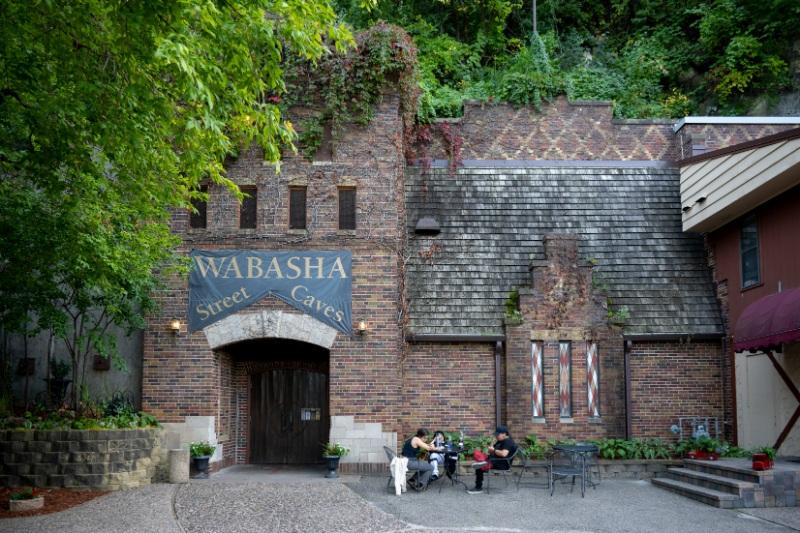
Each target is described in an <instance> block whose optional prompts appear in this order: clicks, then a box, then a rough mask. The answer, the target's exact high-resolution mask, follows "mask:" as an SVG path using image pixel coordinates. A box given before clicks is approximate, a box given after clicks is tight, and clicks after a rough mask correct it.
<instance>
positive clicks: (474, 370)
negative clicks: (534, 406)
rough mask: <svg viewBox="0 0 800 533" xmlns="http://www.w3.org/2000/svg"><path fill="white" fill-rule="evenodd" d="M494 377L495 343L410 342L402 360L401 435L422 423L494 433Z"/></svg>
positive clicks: (438, 426)
mask: <svg viewBox="0 0 800 533" xmlns="http://www.w3.org/2000/svg"><path fill="white" fill-rule="evenodd" d="M494 379H495V369H494V344H491V343H427V342H426V343H415V344H411V345H410V346H409V350H408V354H407V355H406V357H405V361H404V364H403V393H402V394H403V403H402V406H401V407H400V411H399V412H398V414H399V415H401V417H402V420H403V426H402V432H401V433H400V438H401V440H402V439H405V438H407V437H408V436H409V435H413V432H414V431H415V430H416V429H417V428H419V427H424V428H427V429H428V430H429V431H435V430H437V429H442V430H444V431H458V430H463V431H464V432H465V433H466V434H468V435H477V434H481V435H483V434H488V433H491V431H492V430H493V429H494V425H495V392H494Z"/></svg>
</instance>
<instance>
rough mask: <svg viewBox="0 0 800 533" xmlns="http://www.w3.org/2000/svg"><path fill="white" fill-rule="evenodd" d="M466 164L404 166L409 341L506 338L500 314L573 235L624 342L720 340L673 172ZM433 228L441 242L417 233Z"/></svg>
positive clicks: (630, 165)
mask: <svg viewBox="0 0 800 533" xmlns="http://www.w3.org/2000/svg"><path fill="white" fill-rule="evenodd" d="M615 163H617V162H614V163H612V164H608V163H605V164H603V163H599V162H598V163H594V162H593V163H588V162H585V163H584V162H563V163H546V162H530V163H527V164H526V163H525V162H513V161H507V162H489V161H476V162H471V163H470V162H468V163H466V164H465V166H464V167H462V168H460V169H458V171H457V172H456V173H454V174H451V173H450V172H449V171H448V170H447V169H444V168H432V169H429V170H428V171H427V172H424V173H423V172H421V171H420V169H419V168H418V167H409V168H408V170H407V176H406V202H407V209H408V211H407V213H408V231H409V247H410V259H409V262H408V265H407V269H406V276H407V281H406V288H407V295H408V297H409V304H410V323H409V330H410V331H409V333H411V334H412V335H415V336H419V335H458V336H462V335H486V336H497V335H503V333H504V331H503V304H504V302H505V300H506V298H507V297H508V293H509V291H510V290H511V289H513V288H514V287H520V286H528V285H529V284H530V274H529V271H528V267H529V265H530V262H531V260H536V259H544V250H543V237H544V235H546V234H548V233H576V234H578V235H579V236H580V237H581V239H580V244H579V254H580V257H581V258H584V259H587V260H592V261H593V262H596V265H597V266H596V267H595V269H596V272H597V273H598V275H599V276H600V277H601V279H602V280H603V283H604V284H605V285H606V286H607V288H608V293H609V296H610V298H611V299H612V301H613V304H614V305H615V306H626V307H627V308H628V310H629V312H630V318H629V319H628V320H627V321H626V324H625V328H624V330H625V333H626V334H628V335H651V334H652V335H659V334H661V335H665V334H669V335H671V334H677V335H701V334H719V333H720V332H721V331H722V326H721V322H720V314H719V306H718V305H717V302H716V299H715V297H714V290H713V287H712V283H711V276H710V273H709V271H708V267H707V265H706V259H705V254H704V250H703V241H702V238H701V237H700V236H698V235H693V234H685V233H683V231H682V230H681V206H680V194H679V177H680V176H679V171H678V169H677V168H670V167H667V166H665V165H664V164H662V163H658V162H654V163H646V162H645V163H638V164H637V163H635V162H619V164H615ZM426 215H432V216H434V217H436V219H437V220H438V222H439V224H440V225H441V233H440V234H439V235H437V236H428V237H425V236H420V235H415V234H414V225H415V224H416V222H417V221H418V220H419V219H420V218H421V217H423V216H426Z"/></svg>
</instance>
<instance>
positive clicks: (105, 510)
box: [0, 472, 800, 533]
mask: <svg viewBox="0 0 800 533" xmlns="http://www.w3.org/2000/svg"><path fill="white" fill-rule="evenodd" d="M246 474H247V475H245V476H241V479H239V478H237V476H230V477H229V478H226V479H220V478H222V477H223V476H220V478H218V479H216V480H214V481H213V482H209V481H192V482H191V483H189V484H187V485H150V486H147V487H142V488H140V489H136V490H130V491H125V492H115V493H112V494H109V495H108V496H102V497H100V498H98V499H96V500H92V501H90V502H88V503H85V504H83V505H80V506H78V507H74V508H72V509H69V510H67V511H63V512H60V513H54V514H50V515H43V516H34V517H27V518H14V519H6V520H0V532H6V531H8V532H23V531H31V532H34V531H35V532H37V533H39V532H41V533H48V532H57V533H73V532H75V533H77V532H80V533H105V532H108V533H118V532H147V533H153V532H158V533H195V532H198V533H199V532H203V533H206V532H207V533H212V532H225V533H237V532H244V531H246V532H257V531H268V532H280V533H294V532H314V533H317V532H319V533H322V532H358V533H362V532H379V533H399V532H409V533H411V532H426V533H447V532H459V533H470V532H474V533H478V532H548V533H612V532H613V533H626V532H631V533H632V532H636V533H649V532H657V533H670V532H676V533H678V532H680V533H686V532H687V531H691V532H692V533H713V532H725V533H761V532H765V533H778V532H783V533H785V532H789V531H798V530H797V529H791V528H792V527H800V508H793V509H759V510H751V511H748V513H750V514H745V513H743V512H739V511H727V510H721V509H716V508H714V507H710V506H707V505H704V504H701V503H697V502H694V501H692V500H689V499H686V498H683V497H681V496H678V495H675V494H672V493H670V492H666V491H663V490H661V489H658V488H656V487H653V486H652V485H650V483H649V482H637V481H604V482H603V483H602V484H601V485H600V486H599V487H598V488H597V489H596V490H594V491H592V490H590V491H589V492H587V495H586V498H585V499H583V500H582V499H581V497H580V494H579V493H574V494H570V493H569V489H568V487H558V488H557V491H556V495H555V496H554V497H552V498H551V497H550V496H549V494H548V493H547V492H546V491H544V490H541V489H533V488H524V487H523V488H522V489H521V490H520V491H519V492H517V491H516V490H515V489H514V487H513V486H512V487H510V488H508V489H505V490H504V491H503V492H500V491H493V492H492V494H480V495H469V494H466V493H465V492H464V490H463V489H459V488H454V487H445V488H444V490H442V492H441V493H439V492H438V487H437V486H434V487H433V488H432V490H429V491H427V492H424V493H421V494H419V493H414V492H411V493H407V494H404V495H403V496H401V497H397V496H395V495H394V494H393V493H391V492H389V491H388V490H387V489H386V478H384V477H363V478H360V479H359V478H351V479H347V483H346V484H344V483H340V482H337V481H330V480H325V482H320V481H319V480H316V479H315V480H314V481H309V480H303V479H302V477H301V478H300V480H298V481H297V482H296V483H290V482H287V481H286V480H283V479H282V478H281V479H280V480H279V481H280V482H275V481H276V480H277V476H268V477H269V478H271V479H273V482H263V481H253V479H254V475H253V474H254V472H246ZM212 479H213V477H212ZM351 489H352V490H351ZM758 517H761V518H764V520H762V519H761V518H758ZM766 520H770V521H772V522H781V523H784V524H786V525H787V526H790V527H784V526H781V525H778V524H775V523H772V522H768V521H766Z"/></svg>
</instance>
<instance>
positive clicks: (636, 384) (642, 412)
mask: <svg viewBox="0 0 800 533" xmlns="http://www.w3.org/2000/svg"><path fill="white" fill-rule="evenodd" d="M629 361H630V373H631V425H632V433H633V435H632V436H634V437H660V438H662V439H674V438H675V437H674V436H673V435H672V433H670V431H669V429H670V426H671V425H672V424H677V423H678V417H681V416H716V417H718V418H719V419H720V423H721V422H722V419H723V416H724V412H723V394H722V350H721V345H720V343H719V342H691V343H674V342H648V343H639V342H637V343H634V344H633V347H632V349H631V351H630V359H629Z"/></svg>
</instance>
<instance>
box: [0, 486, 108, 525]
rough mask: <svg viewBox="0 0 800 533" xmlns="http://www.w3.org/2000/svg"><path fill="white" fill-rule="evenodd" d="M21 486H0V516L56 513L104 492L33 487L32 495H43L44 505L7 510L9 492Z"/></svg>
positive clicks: (10, 516)
mask: <svg viewBox="0 0 800 533" xmlns="http://www.w3.org/2000/svg"><path fill="white" fill-rule="evenodd" d="M20 489H21V487H11V488H8V487H1V488H0V502H1V503H2V505H0V518H12V517H19V516H35V515H40V514H50V513H57V512H58V511H63V510H64V509H69V508H70V507H74V506H76V505H80V504H82V503H84V502H88V501H89V500H93V499H95V498H97V497H99V496H103V495H104V494H108V492H106V491H100V490H75V489H43V488H36V489H33V494H34V496H44V507H42V508H41V509H35V510H33V511H19V512H13V513H12V512H11V511H9V510H8V499H9V497H10V496H11V494H13V493H15V492H17V491H19V490H20Z"/></svg>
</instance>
